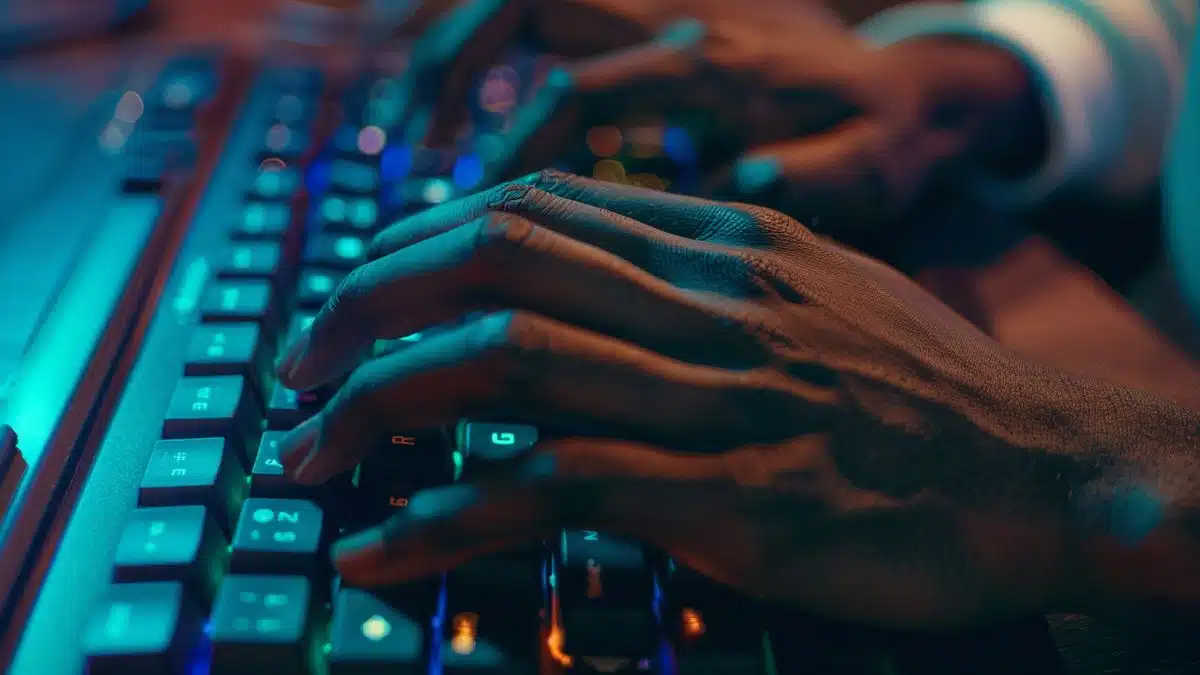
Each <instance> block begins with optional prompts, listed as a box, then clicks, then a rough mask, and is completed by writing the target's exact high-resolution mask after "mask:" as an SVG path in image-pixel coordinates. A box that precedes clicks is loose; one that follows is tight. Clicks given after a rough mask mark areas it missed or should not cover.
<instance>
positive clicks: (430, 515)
mask: <svg viewBox="0 0 1200 675" xmlns="http://www.w3.org/2000/svg"><path fill="white" fill-rule="evenodd" d="M722 470H723V469H722V462H721V461H720V458H717V457H685V456H681V455H674V454H670V453H667V452H664V451H661V450H658V449H655V448H653V447H649V446H642V445H637V444H630V443H614V442H611V441H608V442H606V441H595V440H589V439H567V440H563V441H559V442H555V443H553V444H544V445H542V446H540V447H539V448H538V449H536V450H535V451H533V453H531V454H530V455H529V456H527V457H526V458H524V459H523V460H522V461H520V462H519V463H516V464H515V465H513V466H512V467H505V470H504V471H502V472H497V473H495V474H492V475H489V476H488V477H487V479H483V480H476V481H473V482H470V483H464V484H459V485H454V486H451V487H447V488H440V489H437V490H430V491H426V492H421V493H419V494H417V495H416V496H414V497H413V498H412V499H411V500H410V502H409V506H408V508H407V509H405V510H404V511H403V512H401V513H400V514H398V515H396V516H395V517H393V518H392V519H391V520H389V521H388V522H387V523H385V524H383V525H381V526H379V527H375V528H372V529H370V530H366V531H364V532H361V533H359V534H357V535H355V536H353V537H349V538H347V539H344V540H342V541H340V542H338V543H337V545H335V547H334V551H333V557H334V561H335V564H336V566H337V568H338V570H339V572H340V573H341V574H342V575H343V577H344V578H345V579H346V580H348V581H350V582H351V583H355V584H360V585H366V586H376V585H383V584H392V583H398V582H401V581H407V580H412V579H420V578H424V577H427V576H430V575H433V574H437V573H439V572H442V571H444V570H447V569H450V568H453V567H456V566H458V565H459V564H461V563H463V562H465V561H466V560H468V559H470V558H472V557H475V556H478V555H482V554H486V553H490V552H493V551H498V550H502V549H505V548H512V547H517V546H520V545H523V544H527V543H530V542H534V541H538V540H541V539H546V538H550V537H552V536H554V534H556V532H557V531H558V530H560V529H564V528H568V529H580V528H587V529H602V530H604V531H606V532H612V533H614V534H621V535H625V536H631V537H634V538H637V539H640V540H642V541H648V542H650V543H653V544H656V545H659V546H660V547H663V546H662V545H663V544H666V543H669V542H666V541H663V540H664V538H678V539H683V538H684V537H685V536H686V535H688V534H695V530H696V529H697V521H698V520H699V521H700V523H703V525H701V526H705V525H709V524H710V523H711V522H712V521H705V520H704V519H697V518H696V517H695V516H696V512H695V510H694V509H691V510H690V511H691V512H690V513H688V512H687V511H688V510H689V509H688V508H687V506H688V505H689V500H685V499H678V498H673V497H676V494H675V493H677V492H679V491H680V488H681V487H683V486H686V487H690V488H691V489H692V490H693V491H694V492H698V491H699V490H697V489H696V488H697V486H700V485H704V484H715V483H717V482H718V481H719V480H720V476H721V475H722ZM709 497H710V501H711V498H712V495H711V493H710V494H709ZM634 505H637V508H634ZM647 507H649V508H647ZM688 516H691V517H688ZM689 523H690V524H691V525H690V526H689V525H688V524H689ZM668 524H669V525H671V526H670V527H667V526H666V525H668ZM679 524H683V529H681V528H680V527H678V525H679Z"/></svg>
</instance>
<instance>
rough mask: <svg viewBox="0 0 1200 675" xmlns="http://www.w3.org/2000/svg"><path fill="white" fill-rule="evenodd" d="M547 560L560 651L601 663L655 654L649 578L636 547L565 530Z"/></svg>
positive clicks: (655, 632) (656, 637)
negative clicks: (550, 574) (560, 637)
mask: <svg viewBox="0 0 1200 675" xmlns="http://www.w3.org/2000/svg"><path fill="white" fill-rule="evenodd" d="M553 562H554V565H553V575H554V596H553V601H554V603H553V604H554V607H553V608H552V609H553V613H554V614H555V624H556V626H557V628H558V629H559V631H560V632H561V636H562V651H563V653H564V654H566V655H567V656H569V657H571V658H572V659H578V660H580V661H585V662H586V661H594V662H598V663H604V664H612V663H614V662H619V661H628V662H637V661H640V660H642V659H648V658H651V657H653V656H654V655H655V653H656V652H657V650H658V646H659V635H658V626H657V621H656V620H655V617H654V610H653V603H654V576H653V573H652V572H651V569H650V566H649V565H648V563H647V560H646V556H645V553H644V552H643V550H642V548H641V547H640V546H638V545H637V544H633V543H630V542H626V541H623V540H620V539H618V538H616V537H612V536H609V535H607V534H602V533H599V532H595V531H592V530H567V531H565V532H563V534H562V538H561V541H560V543H559V545H558V546H557V547H556V549H555V550H554V556H553Z"/></svg>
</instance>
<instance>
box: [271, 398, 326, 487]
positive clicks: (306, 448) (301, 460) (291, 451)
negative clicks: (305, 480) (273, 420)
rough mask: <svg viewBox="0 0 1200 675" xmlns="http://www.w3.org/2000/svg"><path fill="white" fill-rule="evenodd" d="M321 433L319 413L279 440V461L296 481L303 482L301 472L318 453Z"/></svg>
mask: <svg viewBox="0 0 1200 675" xmlns="http://www.w3.org/2000/svg"><path fill="white" fill-rule="evenodd" d="M320 435H321V416H320V415H319V414H318V415H314V416H312V417H310V418H309V419H307V420H305V421H304V422H303V423H302V424H301V425H300V426H298V427H296V428H295V429H292V430H291V431H289V432H288V433H287V434H286V435H285V436H284V437H283V438H282V439H281V440H280V441H279V461H280V462H281V463H282V464H283V469H284V471H286V472H287V473H288V475H290V476H291V477H292V479H293V480H295V481H296V482H301V480H300V479H301V474H302V473H303V472H304V469H305V468H306V466H307V465H308V464H309V463H310V462H311V458H312V456H313V455H315V454H316V453H315V451H316V448H317V440H318V439H319V438H320Z"/></svg>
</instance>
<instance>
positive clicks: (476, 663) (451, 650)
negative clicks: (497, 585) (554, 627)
mask: <svg viewBox="0 0 1200 675" xmlns="http://www.w3.org/2000/svg"><path fill="white" fill-rule="evenodd" d="M533 616H534V617H535V618H536V616H537V615H536V614H535V615H533ZM448 617H449V618H448V620H447V623H446V627H445V633H444V635H443V638H442V643H441V661H442V672H443V673H444V674H445V675H473V674H475V673H478V674H480V675H526V674H528V673H536V672H538V668H537V665H538V656H539V650H540V647H541V645H540V643H539V642H540V640H539V639H540V637H541V636H540V634H539V633H538V631H537V623H536V621H534V622H532V624H530V622H527V621H517V622H513V621H511V617H508V616H507V612H504V611H502V610H494V611H491V612H488V613H486V614H480V613H476V612H459V613H455V614H449V615H448ZM530 625H532V630H530V629H529V626H530Z"/></svg>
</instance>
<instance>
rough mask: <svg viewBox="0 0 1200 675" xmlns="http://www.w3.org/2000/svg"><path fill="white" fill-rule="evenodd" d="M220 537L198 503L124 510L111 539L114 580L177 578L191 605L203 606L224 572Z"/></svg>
mask: <svg viewBox="0 0 1200 675" xmlns="http://www.w3.org/2000/svg"><path fill="white" fill-rule="evenodd" d="M227 560H228V557H227V554H226V541H225V537H224V536H223V535H222V534H221V532H220V530H219V529H218V528H217V526H216V524H215V523H214V522H213V521H212V519H211V518H210V517H209V516H208V514H207V513H206V512H205V509H204V507H203V506H163V507H159V508H148V509H134V510H133V511H130V512H129V515H128V516H127V520H126V522H125V529H124V530H122V532H121V539H120V540H119V541H118V543H117V554H116V559H115V560H114V561H113V565H114V568H115V569H114V571H113V576H115V577H116V580H117V581H126V582H133V581H180V582H183V585H184V587H185V588H186V589H187V590H188V592H189V593H190V595H191V598H192V599H193V600H194V601H195V602H196V606H198V607H203V608H207V607H208V606H209V603H211V602H212V597H213V594H214V592H215V589H216V584H217V581H218V580H219V579H220V577H221V576H222V575H223V574H224V573H225V563H226V561H227Z"/></svg>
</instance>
